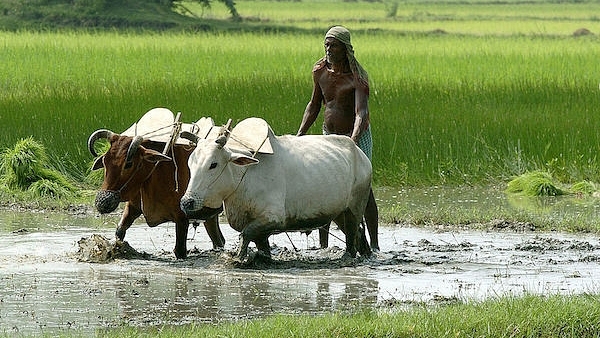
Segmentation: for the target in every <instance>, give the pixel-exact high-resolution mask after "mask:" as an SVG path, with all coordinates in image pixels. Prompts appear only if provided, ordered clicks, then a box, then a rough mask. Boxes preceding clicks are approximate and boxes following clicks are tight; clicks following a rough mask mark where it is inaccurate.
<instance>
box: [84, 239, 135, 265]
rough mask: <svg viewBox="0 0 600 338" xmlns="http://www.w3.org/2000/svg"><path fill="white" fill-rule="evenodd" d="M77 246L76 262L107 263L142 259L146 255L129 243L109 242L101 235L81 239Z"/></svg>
mask: <svg viewBox="0 0 600 338" xmlns="http://www.w3.org/2000/svg"><path fill="white" fill-rule="evenodd" d="M77 244H78V245H79V250H78V251H77V260H78V261H80V262H86V263H108V262H111V261H113V260H115V259H118V258H125V259H132V258H144V257H145V256H147V254H146V253H140V252H138V251H137V250H135V249H134V248H132V247H131V246H130V245H129V243H127V242H125V241H120V240H109V239H108V238H106V237H105V236H103V235H98V234H92V235H90V236H87V237H82V238H81V239H80V240H79V241H78V242H77Z"/></svg>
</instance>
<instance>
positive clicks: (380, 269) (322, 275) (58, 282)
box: [0, 211, 600, 335]
mask: <svg viewBox="0 0 600 338" xmlns="http://www.w3.org/2000/svg"><path fill="white" fill-rule="evenodd" d="M117 220H118V216H116V215H109V216H104V217H94V216H90V215H89V214H87V213H81V214H77V213H74V214H64V213H46V212H37V213H24V212H13V211H5V212H0V333H8V334H26V335H29V334H34V335H38V334H54V333H56V332H62V331H67V332H72V331H74V330H76V331H77V332H81V333H83V334H86V333H93V332H95V331H96V330H97V329H99V328H106V327H113V326H118V325H122V324H128V325H134V326H149V325H161V324H175V325H177V324H184V323H191V322H196V323H198V322H207V323H218V322H221V321H229V320H239V319H247V318H258V317H263V316H268V315H272V314H276V313H285V314H298V313H310V314H319V313H326V312H331V311H346V310H354V309H357V308H361V307H369V308H390V307H397V306H401V307H409V306H412V305H413V304H423V303H425V304H439V303H452V302H458V301H468V300H481V299H487V298H491V297H499V296H506V295H522V294H524V293H533V294H555V293H560V294H578V293H586V292H591V293H597V292H598V291H599V290H600V289H599V287H600V286H599V285H598V282H597V281H598V280H600V279H599V278H600V238H599V237H598V236H595V235H589V234H580V235H577V234H564V233H554V232H552V233H540V232H535V231H532V228H530V227H528V226H527V224H509V223H507V222H504V221H502V220H496V221H493V222H490V223H489V224H488V225H487V230H480V231H469V230H461V229H451V230H440V229H433V228H415V227H410V226H402V225H393V226H392V225H387V226H381V227H380V235H379V236H380V244H381V251H380V252H378V253H375V254H374V255H373V256H372V257H358V258H356V259H344V258H342V255H343V249H342V248H343V247H344V243H343V241H341V238H343V236H342V235H341V233H340V232H339V230H336V229H333V230H332V235H331V237H330V242H331V243H330V244H331V246H330V247H329V248H327V249H316V247H317V246H318V235H317V233H316V232H313V233H312V234H311V235H310V236H308V237H307V236H306V235H303V234H300V233H291V234H289V235H288V234H279V235H276V236H272V237H271V244H272V255H273V260H271V261H269V260H264V259H255V260H252V261H251V262H250V263H247V264H243V265H240V264H237V263H235V262H234V261H233V260H232V259H231V258H232V255H233V253H234V251H235V249H236V247H237V233H236V232H235V231H234V230H232V229H231V228H230V227H229V226H228V225H227V224H226V223H225V220H224V219H222V220H221V222H222V229H223V232H224V235H225V238H226V240H227V245H226V248H225V249H224V250H221V251H214V250H210V249H209V248H211V247H212V246H211V244H210V242H209V240H208V237H207V236H206V234H205V233H204V229H203V228H202V227H199V228H198V229H197V232H194V230H193V229H191V230H190V239H189V241H188V248H189V249H190V253H189V257H188V259H186V260H176V259H175V258H174V254H173V253H172V252H171V250H172V249H173V246H174V243H175V238H174V237H175V235H174V233H175V231H174V226H173V224H170V223H167V224H163V225H160V226H158V227H156V228H149V227H147V226H146V225H145V224H144V223H143V222H141V221H138V222H136V223H135V224H134V225H133V226H132V228H131V229H130V230H129V231H128V233H127V236H126V242H123V243H117V242H116V241H115V240H114V234H113V232H114V226H115V224H114V222H116V221H117ZM251 254H254V251H252V253H251Z"/></svg>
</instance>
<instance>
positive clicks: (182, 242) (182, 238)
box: [173, 217, 190, 259]
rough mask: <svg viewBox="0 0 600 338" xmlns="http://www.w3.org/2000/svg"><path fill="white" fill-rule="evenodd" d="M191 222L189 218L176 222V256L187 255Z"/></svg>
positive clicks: (182, 256) (179, 257) (180, 257)
mask: <svg viewBox="0 0 600 338" xmlns="http://www.w3.org/2000/svg"><path fill="white" fill-rule="evenodd" d="M189 227H190V222H189V220H188V219H187V218H185V217H184V218H183V219H180V220H179V221H176V222H175V249H174V250H173V252H174V253H175V257H177V258H178V259H183V258H186V257H187V236H188V228H189Z"/></svg>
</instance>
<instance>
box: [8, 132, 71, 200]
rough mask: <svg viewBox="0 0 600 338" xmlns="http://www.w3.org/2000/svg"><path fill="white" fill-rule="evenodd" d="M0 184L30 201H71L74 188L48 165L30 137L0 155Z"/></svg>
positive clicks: (38, 144)
mask: <svg viewBox="0 0 600 338" xmlns="http://www.w3.org/2000/svg"><path fill="white" fill-rule="evenodd" d="M0 182H2V183H3V185H5V186H6V187H7V188H8V189H15V190H20V191H27V192H29V193H30V194H31V195H32V196H33V197H54V198H60V197H71V196H72V195H73V194H74V193H75V191H76V189H75V187H74V186H73V185H72V184H71V183H70V182H69V181H68V180H67V179H66V178H65V177H64V176H63V175H62V174H61V173H59V172H58V171H56V170H54V169H53V168H52V167H51V166H50V163H49V158H48V155H47V153H46V149H45V147H44V146H43V145H42V144H41V143H39V142H37V141H35V140H34V139H33V138H32V137H28V138H25V139H21V140H20V141H18V142H17V143H16V144H15V146H14V147H13V148H9V149H6V150H4V151H3V152H2V153H1V154H0Z"/></svg>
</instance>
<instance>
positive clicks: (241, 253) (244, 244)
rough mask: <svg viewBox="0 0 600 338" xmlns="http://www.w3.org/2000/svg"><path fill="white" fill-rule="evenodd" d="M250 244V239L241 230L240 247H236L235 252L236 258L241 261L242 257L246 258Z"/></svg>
mask: <svg viewBox="0 0 600 338" xmlns="http://www.w3.org/2000/svg"><path fill="white" fill-rule="evenodd" d="M249 244H250V240H249V239H248V236H244V232H243V231H242V232H241V233H240V247H239V248H238V252H237V259H238V260H239V261H240V262H241V261H243V260H244V258H246V255H247V254H248V245H249Z"/></svg>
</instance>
